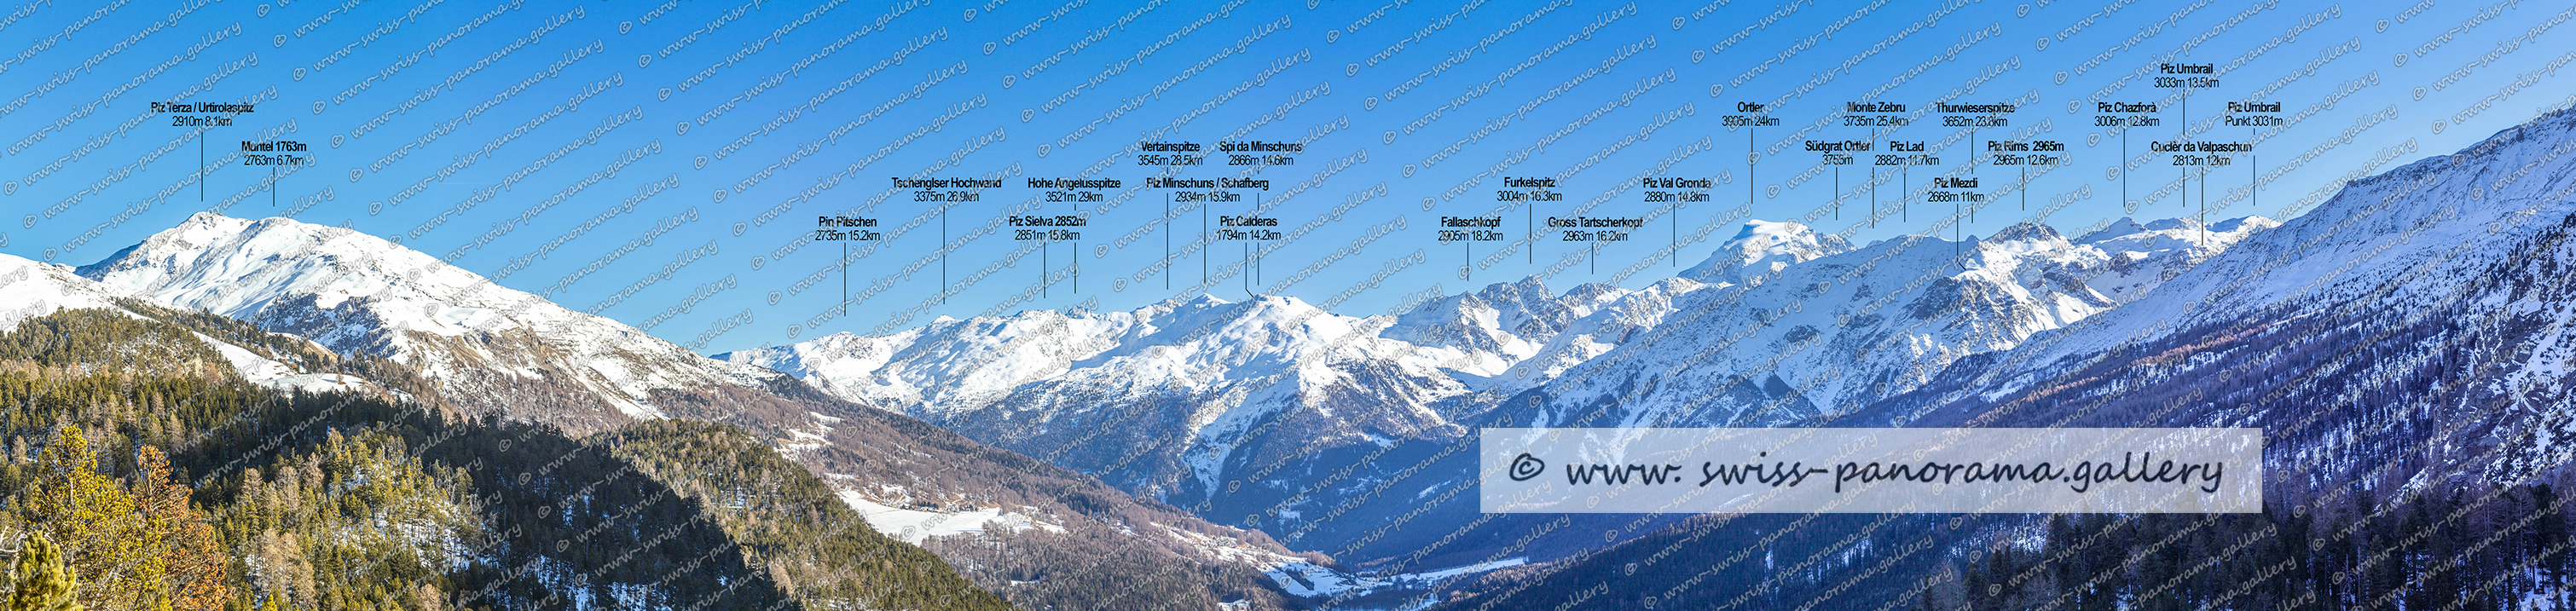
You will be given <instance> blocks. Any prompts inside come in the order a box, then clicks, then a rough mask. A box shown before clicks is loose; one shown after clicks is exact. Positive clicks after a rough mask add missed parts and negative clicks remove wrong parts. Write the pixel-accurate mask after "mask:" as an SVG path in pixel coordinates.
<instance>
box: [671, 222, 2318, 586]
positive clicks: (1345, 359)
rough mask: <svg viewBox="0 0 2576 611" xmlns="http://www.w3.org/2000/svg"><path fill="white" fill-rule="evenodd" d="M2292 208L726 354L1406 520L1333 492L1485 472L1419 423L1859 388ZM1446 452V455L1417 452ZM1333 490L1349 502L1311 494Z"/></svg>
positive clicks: (1232, 510)
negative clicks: (1440, 291)
mask: <svg viewBox="0 0 2576 611" xmlns="http://www.w3.org/2000/svg"><path fill="white" fill-rule="evenodd" d="M2274 225H2277V223H2274V222H2273V221H2271V220H2269V219H2264V218H2260V217H2248V218H2241V219H2233V220H2229V221H2224V222H2220V223H2213V224H2210V225H2207V226H2204V225H2202V224H2200V223H2197V222H2194V221H2190V220H2164V221H2155V222H2151V223H2143V224H2141V223H2136V222H2131V221H2128V220H2126V219H2123V220H2121V221H2120V222H2118V223H2114V224H2112V225H2110V226H2108V227H2105V228H2103V229H2101V230H2098V231H2094V232H2091V233H2090V234H2088V235H2086V236H2083V237H2081V238H2078V239H2073V240H2070V239H2067V238H2066V237H2064V236H2062V235H2060V234H2058V233H2057V232H2056V231H2055V230H2053V229H2050V228H2048V227H2046V226H2042V225H2030V224H2024V225H2015V226H2012V227H2008V228H2005V229H2003V230H2001V231H1999V232H1998V233H1997V234H1996V235H1994V236H1989V237H1985V238H1982V239H1971V240H1968V241H1965V242H1951V241H1946V240H1939V239H1934V238H1927V237H1921V236H1907V237H1903V238H1899V239H1895V240H1887V241H1881V242H1877V243H1872V244H1868V245H1864V246H1860V247H1853V246H1850V245H1849V244H1848V243H1846V242H1845V241H1844V240H1843V239H1842V238H1841V237H1839V236H1835V235H1830V234H1821V233H1818V232H1816V231H1814V230H1812V229H1810V228H1807V227H1805V226H1803V225H1799V224H1796V223H1778V222H1764V221H1753V222H1749V223H1747V224H1745V226H1744V227H1743V229H1742V231H1741V232H1740V233H1739V234H1737V235H1736V236H1735V237H1734V238H1733V239H1731V240H1729V241H1727V242H1725V243H1723V244H1721V245H1720V246H1719V247H1718V248H1717V249H1716V253H1715V254H1713V255H1712V256H1710V257H1709V258H1708V259H1707V260H1706V261H1704V262H1702V263H1700V264H1698V265H1696V266H1694V267H1692V268H1690V269H1689V271H1688V272H1686V273H1685V274H1684V275H1683V276H1682V277H1676V278H1670V279H1665V280H1662V281H1658V282H1655V283H1653V284H1651V285H1648V286H1646V287H1644V288H1641V289H1636V290H1628V289H1621V288H1617V287H1612V286H1608V285H1601V284H1583V285H1578V286H1575V287H1573V288H1572V289H1570V290H1567V291H1564V292H1562V293H1557V292H1554V291H1552V290H1551V289H1549V287H1547V286H1546V284H1545V283H1544V282H1543V281H1541V280H1539V279H1536V278H1530V279H1524V280H1521V281H1518V282H1512V283H1501V284H1494V285H1490V286H1487V287H1484V288H1482V289H1480V290H1477V291H1474V292H1469V293H1461V294H1456V295H1450V296H1446V297H1442V298H1438V299H1433V300H1430V301H1428V302H1426V303H1423V304H1421V305H1420V306H1418V307H1415V308H1414V309H1412V310H1410V311H1407V312H1405V313H1403V314H1400V315H1397V316H1372V317H1356V316H1345V315H1340V314H1334V313H1331V312H1325V311H1321V310H1318V309H1316V308H1314V307H1313V306H1311V305H1308V304H1306V303H1304V302H1303V301H1300V300H1297V299H1294V298H1287V297H1268V296H1265V297H1261V298H1258V299H1255V300H1251V301H1245V302H1229V301H1225V300H1222V299H1218V298H1215V297H1210V296H1201V297H1198V298H1196V299H1190V300H1172V301H1166V302H1163V303H1158V304H1154V305H1151V306H1147V307H1145V308H1140V309H1137V310H1134V311H1128V312H1106V313H1079V312H1076V313H1065V312H1055V311H1029V312H1023V313H1020V314H1018V315H1014V316H1010V317H1001V318H977V319H973V320H956V319H945V318H943V319H941V320H939V321H936V322H933V323H931V324H930V325H927V326H924V327H921V328H918V329H913V330H910V331H905V332H902V333H897V334H893V335H888V336H880V337H866V336H858V335H854V334H848V333H843V334H836V335H831V336H826V337H822V338H817V339H814V340H810V341H806V342H802V343H798V344H793V345H787V346H779V347H773V348H764V349H756V350H745V351H739V352H733V353H727V354H719V355H716V357H717V358H721V359H725V360H729V361H734V362H738V363H744V364H752V365H759V366H763V367H767V368H771V369H775V370H778V371H783V372H787V373H788V374H790V375H794V376H797V377H799V378H801V379H804V380H806V381H808V382H810V383H812V384H813V385H815V386H816V387H818V388H821V389H823V390H824V391H825V392H830V393H833V394H835V395H837V396H841V397H843V398H848V399H851V400H854V401H862V402H866V403H869V404H871V405H877V406H880V407H883V408H886V409H894V410H900V411H902V412H903V413H906V414H909V415H913V416H916V417H920V418H922V419H924V420H928V421H930V422H933V423H936V424H939V425H941V426H944V427H947V428H949V429H951V430H956V431H959V432H961V433H964V434H966V435H967V436H969V437H973V438H975V439H977V440H980V441H983V442H986V443H991V444H994V445H997V446H1000V447H1004V448H1009V449H1012V450H1015V451H1019V452H1021V453H1024V454H1028V455H1031V456H1035V457H1039V458H1042V459H1045V460H1048V461H1051V462H1054V463H1056V464H1059V465H1063V466H1066V467H1069V468H1072V469H1075V470H1078V471H1082V472H1085V473H1090V474H1093V475H1095V476H1098V477H1101V478H1103V479H1105V480H1108V481H1110V482H1111V483H1113V484H1117V485H1119V486H1121V487H1123V488H1126V489H1128V490H1131V491H1134V492H1136V493H1138V494H1142V495H1146V496H1150V497H1154V498H1159V499H1161V500H1164V501H1166V502H1170V503H1173V504H1175V505H1178V506H1181V507H1183V508H1186V509H1191V510H1193V511H1194V512H1197V513H1199V514H1200V515H1204V516H1225V517H1233V516H1239V515H1243V514H1244V513H1246V512H1247V511H1249V512H1253V513H1257V514H1259V515H1260V516H1263V517H1264V518H1275V521H1271V522H1268V523H1265V524H1264V527H1265V528H1269V529H1271V530H1272V531H1273V532H1274V533H1275V534H1285V533H1293V535H1291V536H1292V537H1294V538H1300V539H1303V538H1304V537H1312V539H1304V540H1300V541H1292V542H1293V543H1300V544H1308V543H1315V542H1321V541H1338V540H1346V539H1350V538H1353V537H1358V536H1360V533H1362V532H1363V531H1367V530H1370V529H1375V528H1377V527H1378V526H1379V525H1380V524H1381V523H1382V522H1381V521H1380V519H1381V518H1386V517H1388V516H1384V515H1378V514H1377V512H1372V511H1357V512H1351V511H1343V512H1334V511H1333V509H1334V507H1333V504H1332V503H1328V502H1327V501H1326V499H1329V498H1334V497H1336V496H1337V494H1335V493H1342V494H1347V493H1353V492H1355V491H1362V490H1366V489H1369V488H1371V487H1373V486H1376V485H1380V484H1386V483H1387V482H1389V480H1401V479H1410V481H1407V482H1405V483H1404V484H1403V487H1402V489H1404V490H1414V491H1419V492H1420V494H1418V495H1407V496H1415V497H1423V498H1428V497H1429V496H1431V495H1436V494H1440V493H1441V492H1443V491H1452V490H1459V489H1461V486H1462V485H1463V483H1464V482H1465V481H1466V471H1465V468H1466V466H1467V464H1466V462H1465V461H1464V459H1463V458H1459V456H1462V455H1457V454H1443V453H1441V452H1439V451H1438V450H1437V449H1436V448H1433V447H1430V446H1427V445H1426V446H1422V447H1406V448H1404V449H1401V450H1398V449H1394V448H1395V447H1396V446H1397V445H1399V444H1406V443H1412V442H1421V443H1425V444H1438V443H1446V442H1449V441H1454V440H1457V439H1461V438H1463V437H1462V436H1464V435H1466V434H1467V432H1468V431H1470V430H1472V427H1475V426H1485V425H1511V426H1529V425H1584V426H1618V425H1662V426H1728V425H1737V426H1741V425H1766V424H1776V423H1781V422H1787V421H1790V420H1794V419H1797V418H1802V417H1810V416H1817V415H1824V414H1831V413H1840V412H1843V411H1849V410H1851V409H1854V408H1856V407H1858V406H1859V405H1863V404H1866V403H1868V402H1869V401H1872V400H1876V399H1878V398H1881V397H1886V396H1890V395H1894V394H1897V393H1902V392H1905V391H1907V390H1911V389H1913V388H1915V387H1916V386H1919V385H1920V384H1922V383H1923V382H1925V381H1926V380H1927V379H1929V378H1930V377H1931V376H1932V375H1934V374H1935V373H1936V372H1938V371H1939V370H1940V368H1941V367H1942V366H1943V365H1946V364H1948V363H1950V362H1952V361H1955V360H1957V359H1959V358H1962V357H1965V356H1968V355H1972V354H1979V353H1987V352H1993V351H1999V350H2007V349H2010V348H2013V347H2014V346H2016V345H2018V344H2019V343H2020V342H2021V341H2023V340H2024V339H2025V338H2028V337H2030V336H2031V335H2032V334H2034V333H2039V332H2042V331H2046V330H2049V329H2055V328H2059V327H2063V326H2065V325H2067V324H2070V323H2073V322H2075V321H2079V320H2082V319H2084V318H2085V317H2088V316H2093V315H2096V314H2099V313H2102V312H2105V311H2109V310H2112V309H2114V308H2117V307H2118V306H2119V305H2120V304H2121V303H2123V302H2126V301H2129V300H2134V299H2137V298H2138V297H2139V296H2140V295H2143V294H2146V293H2147V292H2149V291H2151V290H2152V289H2153V288H2154V287H2155V286H2156V285H2158V284H2159V283H2161V282H2163V281H2165V280H2166V279H2169V278H2172V277H2174V276H2175V275H2176V274H2178V273H2180V272H2181V271H2182V270H2184V269H2188V268H2189V267H2190V266H2192V265H2193V264H2195V263H2197V262H2199V261H2202V260H2205V259H2207V258H2209V257H2210V256H2212V255H2214V254H2215V253H2218V252H2221V251H2223V250H2224V249H2226V248H2227V247H2228V245H2230V244H2233V243H2235V242H2237V241H2239V240H2243V239H2245V238H2247V237H2248V236H2251V235H2256V234H2258V233H2259V232H2260V231H2262V230H2263V229H2265V228H2269V227H2272V226H2274ZM1507 399H1508V400H1510V401H1509V402H1510V405H1511V409H1500V407H1501V406H1503V405H1504V404H1505V403H1506V400H1507ZM1435 455H1436V456H1440V457H1441V458H1440V459H1439V460H1438V461H1437V462H1438V463H1439V465H1440V466H1439V467H1437V468H1417V469H1407V467H1408V466H1411V465H1413V464H1414V462H1411V461H1418V460H1430V459H1429V458H1426V457H1430V456H1435ZM1395 458H1404V459H1405V460H1396V459H1395ZM1399 472H1401V473H1400V474H1399ZM1452 496H1455V495H1452ZM1388 510H1390V511H1401V509H1398V508H1396V507H1394V506H1393V505H1390V506H1389V507H1388ZM1326 514H1332V515H1339V516H1342V517H1339V518H1334V519H1317V518H1309V517H1306V516H1322V515H1326ZM1387 545H1389V546H1391V547H1389V549H1395V548H1400V547H1401V545H1400V544H1396V543H1392V542H1390V543H1389V544H1387Z"/></svg>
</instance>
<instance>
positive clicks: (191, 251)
mask: <svg viewBox="0 0 2576 611" xmlns="http://www.w3.org/2000/svg"><path fill="white" fill-rule="evenodd" d="M77 271H78V272H79V274H80V275H82V276H84V277H87V278H90V279H93V280H97V281H98V282H100V283H103V284H105V285H108V286H110V287H113V288H114V290H119V291H130V292H132V293H134V294H137V295H141V296H143V297H145V298H147V299H150V300H153V301H157V302H160V303H163V304H166V305H170V306H174V307H180V308H189V309H197V310H203V311H207V312H212V313H215V314H220V315H224V316H228V317H232V318H235V319H239V320H244V321H248V322H251V323H253V324H256V325H259V326H260V327H261V328H263V329H267V330H270V331H277V332H285V333H293V334H298V335H303V336H305V337H309V338H312V339H313V340H314V341H316V342H318V343H320V344H321V345H323V346H324V347H326V348H329V349H330V350H332V351H333V352H337V353H339V354H341V355H344V356H354V355H357V354H373V355H377V356H383V357H387V358H391V359H394V360H397V361H402V362H405V363H409V364H412V365H414V366H416V367H419V368H420V369H421V370H422V373H423V375H425V376H428V377H430V378H432V379H440V380H446V381H449V382H452V383H456V384H458V388H459V389H460V390H466V391H468V392H460V393H458V394H459V395H460V396H464V397H473V396H476V395H478V394H485V393H481V392H474V391H473V390H472V389H476V388H480V389H483V390H484V391H494V392H497V391H499V390H501V389H503V388H506V387H510V386H511V385H513V384H518V383H520V382H527V383H544V384H570V385H572V386H575V387H577V388H579V389H580V392H582V393H584V394H589V395H592V396H595V397H596V398H597V399H599V400H600V401H603V402H604V403H605V404H606V405H608V406H613V407H615V408H616V409H617V411H618V412H621V413H622V414H623V416H624V417H637V418H649V417H659V416H661V415H662V412H661V410H660V409H659V408H657V407H656V406H654V404H653V400H652V396H653V393H654V392H655V391H656V390H661V389H692V388H706V387H710V386H716V385H756V384H758V383H759V381H760V380H762V379H765V378H768V377H771V376H774V375H776V374H774V373H772V372H768V371H766V370H762V369H760V368H757V367H751V366H745V365H739V364H734V363H726V362H723V361H717V360H714V359H709V358H706V357H704V356H700V355H698V354H696V353H693V352H690V351H689V350H687V349H684V348H681V347H680V346H678V345H676V344H672V343H670V342H668V341H664V340H662V339H660V338H656V337H653V336H651V335H647V334H645V333H644V332H642V331H639V330H636V329H635V328H633V327H629V326H626V325H624V324H621V323H618V322H617V321H615V320H611V319H608V318H604V317H600V316H595V315H591V314H585V313H581V312H575V311H572V310H570V309H566V308H564V307H562V306H559V305H556V304H554V303H552V302H549V301H546V300H545V299H544V298H542V297H538V296H536V295H532V294H529V293H527V292H524V291H519V290H516V289H511V288H509V287H505V286H501V285H498V284H494V283H492V282H491V281H490V280H488V279H485V278H484V277H482V276H480V275H477V274H475V273H473V272H470V271H466V270H465V269H463V268H459V267H456V266H453V265H448V264H447V263H446V262H444V261H440V260H438V259H437V258H436V257H432V256H430V255H428V254H424V253H421V252H418V251H414V250H411V249H409V248H405V247H403V246H400V245H397V244H394V243H392V242H388V241H385V240H383V239H381V238H377V237H375V236H371V235H367V234H365V233H361V232H357V231H353V230H349V229H343V228H338V227H328V226H322V225H314V224H310V223H304V222H300V221H296V220H293V219H287V218H269V219H261V220H256V221H253V220H246V219H237V218H231V217H226V216H222V215H218V214H214V213H198V214H196V215H194V216H191V217H189V218H188V220H187V221H186V222H183V223H180V224H179V225H178V226H176V227H172V228H170V229H168V230H165V231H162V232H160V233H157V234H154V235H153V236H151V237H149V238H146V239H144V240H143V241H142V242H141V243H138V244H135V245H134V246H132V247H129V248H126V249H124V250H122V251H118V252H117V253H115V254H113V255H110V256H109V257H107V258H106V259H104V260H101V261H99V262H97V263H93V264H90V265H87V266H82V267H80V268H79V269H78V270H77ZM467 380H474V381H472V382H468V381H467Z"/></svg>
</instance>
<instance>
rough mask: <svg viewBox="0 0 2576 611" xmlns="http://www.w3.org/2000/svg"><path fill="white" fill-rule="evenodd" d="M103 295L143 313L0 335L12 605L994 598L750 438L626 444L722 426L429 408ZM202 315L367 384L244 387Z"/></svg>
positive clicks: (929, 602)
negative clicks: (596, 422)
mask: <svg viewBox="0 0 2576 611" xmlns="http://www.w3.org/2000/svg"><path fill="white" fill-rule="evenodd" d="M124 305H126V306H127V307H128V308H129V309H131V310H133V311H136V312H140V313H142V314H143V316H144V317H141V318H138V317H135V316H128V315H126V314H123V313H119V312H112V311H107V310H67V311H62V312H58V313H55V314H51V315H47V316H42V317H37V318H32V319H29V320H26V321H24V322H23V323H22V324H20V325H19V326H18V328H16V329H11V330H5V331H0V436H5V444H6V446H5V448H0V450H5V451H6V456H5V457H0V547H5V548H9V549H12V550H15V553H14V554H12V555H11V557H10V561H9V562H7V563H6V564H5V566H6V568H7V569H9V574H8V578H9V579H8V583H7V584H4V585H5V586H6V589H5V591H0V595H5V599H6V602H5V604H6V605H7V606H8V608H10V609H67V608H74V607H75V606H76V607H77V608H85V609H92V610H106V609H172V610H186V609H225V610H242V611H249V610H258V609H362V610H379V609H382V610H392V609H404V610H412V609H664V608H668V609H686V608H703V609H797V608H898V609H902V608H910V609H1001V608H1007V605H1006V604H1005V603H1003V602H1002V601H1001V599H999V598H997V597H995V596H994V595H992V594H991V593H988V592H985V591H983V590H981V589H978V588H975V587H974V586H973V585H971V584H969V583H968V582H967V581H966V580H965V579H963V578H961V577H959V576H958V574H957V572H956V571H955V570H954V569H952V568H950V567H949V566H948V565H947V564H946V563H944V562H942V561H940V560H939V559H938V558H937V557H934V556H931V555H930V554H929V553H927V552H924V551H922V550H921V549H920V548H918V547H913V546H910V545H907V544H904V543H902V542H899V541H893V540H890V539H886V538H885V537H884V536H882V535H879V534H877V533H875V532H874V531H873V530H871V529H869V527H868V526H867V525H866V524H865V523H864V522H863V521H860V520H858V518H857V516H856V515H855V514H853V513H850V512H849V510H848V509H847V508H846V507H843V506H841V505H839V504H838V502H837V501H835V500H833V499H832V497H831V495H830V494H829V489H828V488H826V487H824V485H823V484H822V483H821V481H820V480H819V478H816V477H814V476H813V475H812V474H811V473H809V472H807V471H805V470H803V469H801V468H796V467H795V466H794V465H793V464H792V463H787V462H786V461H784V460H783V459H781V458H779V457H778V456H777V455H776V454H775V452H774V451H772V450H770V449H769V448H768V447H766V446H763V445H760V444H758V443H726V444H723V445H721V455H722V457H723V458H724V459H725V460H727V461H733V462H730V463H720V462H716V461H713V460H711V459H709V456H710V455H708V454H704V453H689V452H687V451H686V450H688V449H689V448H690V447H692V446H690V445H688V444H686V443H678V444H670V443H663V444H654V443H637V441H639V440H646V439H651V438H653V437H652V436H653V435H655V434H657V433H659V434H666V435H670V436H671V437H670V439H673V440H684V439H686V438H687V435H684V433H685V434H694V435H699V436H704V435H711V434H730V435H735V436H737V437H738V436H739V434H738V433H726V432H720V431H721V429H707V430H699V429H689V428H685V427H683V428H677V429H670V428H669V427H661V428H652V429H643V430H638V431H637V432H635V433H634V435H633V436H630V437H622V438H618V439H617V440H616V441H611V440H609V439H606V438H602V439H598V440H576V439H572V438H569V437H566V436H565V435H563V434H562V433H561V432H560V431H559V430H557V429H555V428H553V427H550V426H543V425H536V424H530V423H525V422H514V421H510V420H506V419H503V418H500V417H498V416H494V415H488V414H486V415H480V416H469V415H465V414H461V413H458V412H457V411H456V410H453V409H449V408H446V407H444V406H442V405H441V404H440V402H439V401H438V398H437V396H436V395H437V393H436V392H435V391H434V389H433V388H432V387H431V386H430V382H427V381H424V380H422V379H420V378H419V377H418V376H417V375H416V374H412V373H410V372H409V371H408V370H407V369H406V368H404V367H402V366H401V365H399V364H396V363H392V362H390V361H385V360H382V359H374V358H365V357H361V358H355V359H350V358H341V357H338V356H335V355H332V354H331V353H329V352H327V351H323V350H320V349H319V348H318V347H317V346H314V345H312V344H311V343H309V342H304V341H302V340H300V339H298V338H293V337H291V336H282V335H275V334H267V333H264V332H261V331H259V330H258V329H256V328H253V327H250V326H249V325H248V324H246V323H240V322H238V321H232V320H230V319H225V318H222V317H217V316H213V315H208V314H204V313H197V312H182V311H176V310H170V309H167V308H157V307H153V306H149V305H148V304H140V303H132V304H124ZM199 334H202V335H204V336H205V337H210V338H216V339H219V340H222V341H224V342H226V343H229V344H232V345H234V346H239V347H243V348H244V349H247V350H251V351H252V352H254V353H256V354H260V355H261V356H263V357H265V358H270V359H272V360H277V361H280V362H283V363H288V364H289V365H290V366H292V367H296V368H297V369H299V370H300V371H303V372H306V373H334V372H336V373H347V374H351V375H352V377H362V378H365V379H367V380H369V381H371V382H374V383H375V384H377V385H378V386H376V387H371V389H370V390H368V391H365V392H330V393H318V394H317V393H304V392H286V391H278V390H272V389H269V388H264V387H261V386H257V385H253V384H250V383H247V382H245V381H243V380H242V379H241V378H240V377H239V376H238V375H237V374H235V373H234V371H233V369H232V365H231V364H230V363H229V362H228V361H227V360H226V359H224V358H223V356H222V355H221V354H220V353H218V352H217V351H216V350H215V349H214V348H213V347H211V346H210V345H208V344H207V343H206V342H204V341H202V340H200V339H198V335H199ZM704 426H710V427H712V426H714V425H704ZM727 439H732V437H728V438H727ZM746 441H747V440H746ZM709 447H713V446H709ZM661 451H672V452H680V453H681V454H682V455H684V456H685V458H680V457H663V456H659V455H657V454H656V452H661ZM722 464H739V465H742V466H741V467H739V468H734V469H730V470H723V469H720V470H714V471H691V472H687V473H682V472H678V471H674V470H673V467H674V466H675V465H695V466H710V465H722ZM711 485H721V486H725V487H727V488H726V489H728V490H736V491H745V494H746V495H749V496H757V497H761V498H774V499H779V501H778V502H765V503H752V504H740V503H727V502H723V499H719V498H717V497H715V496H713V495H710V494H707V491H708V490H711V489H713V488H708V486H711ZM818 603H827V604H818Z"/></svg>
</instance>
